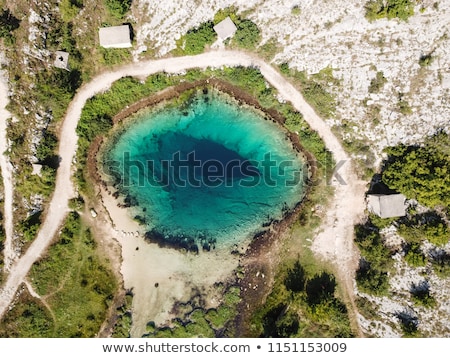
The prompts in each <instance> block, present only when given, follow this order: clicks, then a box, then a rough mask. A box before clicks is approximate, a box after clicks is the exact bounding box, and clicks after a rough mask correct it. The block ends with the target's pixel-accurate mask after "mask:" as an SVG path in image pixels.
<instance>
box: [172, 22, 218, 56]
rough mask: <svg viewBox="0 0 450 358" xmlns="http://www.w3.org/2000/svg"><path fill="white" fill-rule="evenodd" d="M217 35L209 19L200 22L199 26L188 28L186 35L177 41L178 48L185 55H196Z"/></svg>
mask: <svg viewBox="0 0 450 358" xmlns="http://www.w3.org/2000/svg"><path fill="white" fill-rule="evenodd" d="M216 38H217V35H216V33H215V31H214V24H213V23H212V22H211V21H208V22H204V23H202V24H201V25H200V26H199V27H196V28H193V29H190V30H189V31H188V32H187V33H186V35H184V36H183V37H182V38H181V39H180V40H178V41H177V44H178V48H179V49H182V52H183V53H185V54H187V55H196V54H199V53H202V52H203V51H204V50H205V46H206V45H210V44H212V43H213V42H214V41H215V39H216Z"/></svg>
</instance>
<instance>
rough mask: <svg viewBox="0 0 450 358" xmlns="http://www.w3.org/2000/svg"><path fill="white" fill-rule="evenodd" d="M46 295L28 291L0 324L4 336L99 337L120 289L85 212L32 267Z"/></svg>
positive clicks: (72, 218)
mask: <svg viewBox="0 0 450 358" xmlns="http://www.w3.org/2000/svg"><path fill="white" fill-rule="evenodd" d="M30 281H31V282H32V283H33V285H34V287H35V290H36V291H37V293H38V294H39V295H40V296H41V297H42V298H41V299H40V300H38V299H35V298H31V297H29V296H28V295H27V293H26V292H27V291H26V290H25V292H24V293H23V294H22V296H21V298H20V301H19V303H17V304H16V305H15V306H14V309H13V310H12V311H11V312H10V313H9V314H8V315H6V316H5V318H4V320H3V321H2V323H1V325H0V327H1V328H0V336H3V337H94V336H96V334H97V333H98V331H99V329H100V326H101V324H102V323H103V321H104V320H105V318H106V315H107V311H108V308H109V306H110V305H111V303H112V299H113V297H114V294H115V291H116V289H117V286H116V281H115V278H114V275H113V274H112V273H111V271H110V270H109V269H108V268H107V264H106V263H104V259H102V258H101V257H100V256H99V255H98V253H97V249H96V244H95V240H94V238H93V237H92V233H91V231H90V230H89V228H87V227H85V226H84V224H83V222H82V220H81V218H80V216H79V215H78V214H77V213H76V212H71V213H70V214H69V215H68V217H67V219H66V222H65V224H64V227H63V228H62V230H61V232H60V234H59V237H58V241H57V242H56V243H55V244H54V245H53V246H51V247H50V248H49V251H48V252H47V254H46V256H45V257H43V258H42V259H40V260H39V261H38V262H36V263H35V264H34V265H33V266H32V268H31V271H30Z"/></svg>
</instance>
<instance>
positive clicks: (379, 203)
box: [367, 194, 408, 219]
mask: <svg viewBox="0 0 450 358" xmlns="http://www.w3.org/2000/svg"><path fill="white" fill-rule="evenodd" d="M367 200H368V209H369V210H370V211H371V212H372V213H374V214H376V215H378V216H379V217H381V218H383V219H385V218H395V217H401V216H405V215H406V209H407V208H408V205H407V204H406V197H405V196H404V195H403V194H390V195H383V194H370V195H368V196H367Z"/></svg>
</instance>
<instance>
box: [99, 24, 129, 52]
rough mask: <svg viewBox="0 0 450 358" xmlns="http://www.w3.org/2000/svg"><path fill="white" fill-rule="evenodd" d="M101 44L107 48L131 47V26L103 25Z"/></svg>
mask: <svg viewBox="0 0 450 358" xmlns="http://www.w3.org/2000/svg"><path fill="white" fill-rule="evenodd" d="M99 37H100V46H102V47H105V48H127V47H131V46H132V45H131V38H130V27H129V26H128V25H121V26H111V27H102V28H101V29H100V31H99Z"/></svg>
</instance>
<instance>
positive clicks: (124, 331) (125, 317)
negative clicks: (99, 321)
mask: <svg viewBox="0 0 450 358" xmlns="http://www.w3.org/2000/svg"><path fill="white" fill-rule="evenodd" d="M132 303H133V292H132V291H131V290H130V291H127V292H126V294H125V298H124V303H123V304H122V305H121V306H120V307H118V308H117V310H116V311H117V321H116V324H115V325H114V330H113V332H112V334H111V337H112V338H129V337H130V330H131V324H132V322H133V319H132V313H131V306H132Z"/></svg>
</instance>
